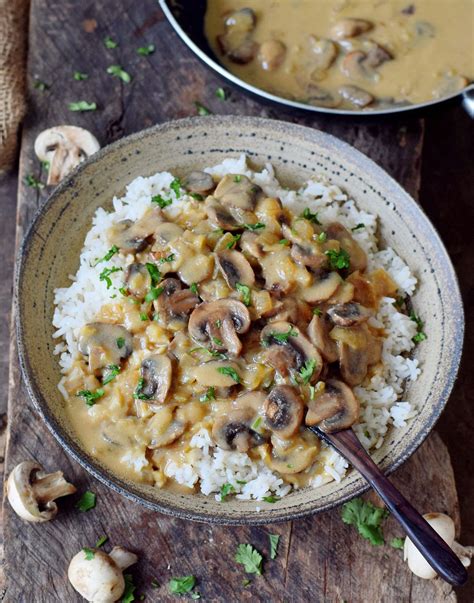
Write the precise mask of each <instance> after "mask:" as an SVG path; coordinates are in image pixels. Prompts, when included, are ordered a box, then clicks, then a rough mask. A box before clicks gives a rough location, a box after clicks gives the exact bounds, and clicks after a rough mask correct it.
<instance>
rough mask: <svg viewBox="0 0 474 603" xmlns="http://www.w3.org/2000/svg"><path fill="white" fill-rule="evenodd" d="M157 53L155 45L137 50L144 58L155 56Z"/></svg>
mask: <svg viewBox="0 0 474 603" xmlns="http://www.w3.org/2000/svg"><path fill="white" fill-rule="evenodd" d="M154 52H155V45H154V44H148V46H140V48H137V54H139V55H140V56H142V57H147V56H148V55H150V54H153V53H154Z"/></svg>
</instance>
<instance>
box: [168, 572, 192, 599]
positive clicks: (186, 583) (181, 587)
mask: <svg viewBox="0 0 474 603" xmlns="http://www.w3.org/2000/svg"><path fill="white" fill-rule="evenodd" d="M195 586H196V578H195V577H194V576H183V577H181V578H171V580H170V581H169V582H168V588H169V591H170V593H171V594H172V595H184V594H186V593H189V592H191V591H192V590H193V588H194V587H195Z"/></svg>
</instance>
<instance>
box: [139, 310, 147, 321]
mask: <svg viewBox="0 0 474 603" xmlns="http://www.w3.org/2000/svg"><path fill="white" fill-rule="evenodd" d="M140 320H141V321H142V322H145V321H146V320H148V314H147V313H146V312H140Z"/></svg>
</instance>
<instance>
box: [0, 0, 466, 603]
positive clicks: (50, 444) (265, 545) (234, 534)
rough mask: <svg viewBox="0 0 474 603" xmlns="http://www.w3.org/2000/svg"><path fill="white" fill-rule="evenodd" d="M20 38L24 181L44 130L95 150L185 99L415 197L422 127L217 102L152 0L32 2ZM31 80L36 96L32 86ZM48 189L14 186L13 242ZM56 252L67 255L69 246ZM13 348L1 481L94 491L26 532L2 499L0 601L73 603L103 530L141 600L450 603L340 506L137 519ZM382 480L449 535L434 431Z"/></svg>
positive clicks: (392, 528) (449, 499) (443, 459)
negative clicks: (255, 573)
mask: <svg viewBox="0 0 474 603" xmlns="http://www.w3.org/2000/svg"><path fill="white" fill-rule="evenodd" d="M107 35H110V36H111V37H112V38H113V39H115V40H116V41H117V42H118V43H119V46H118V47H117V48H116V49H114V50H108V49H106V48H105V47H104V44H103V39H104V38H105V36H107ZM29 39H30V44H29V48H30V51H29V61H28V77H29V94H30V99H29V107H30V108H29V113H28V117H27V120H26V123H25V126H24V130H23V135H22V147H21V158H20V178H21V181H23V180H24V178H25V176H26V175H30V174H31V175H34V176H36V177H38V178H40V179H42V180H45V174H44V170H41V167H40V165H39V163H38V161H37V160H36V159H35V157H34V153H33V143H34V140H35V137H36V135H37V134H38V133H39V132H40V131H41V130H43V129H45V128H46V127H50V126H53V125H58V124H63V123H67V124H75V125H79V126H83V127H85V128H87V129H89V130H91V131H92V132H93V133H94V134H95V135H96V136H97V138H98V139H99V140H100V142H101V143H102V144H103V145H105V144H107V143H109V142H111V141H112V140H115V139H117V138H119V137H121V136H123V135H126V134H129V133H131V132H135V131H137V130H140V129H142V128H145V127H147V126H150V125H152V124H154V123H157V122H160V121H164V120H169V119H176V118H179V117H184V116H187V115H192V114H194V113H195V112H196V109H195V105H194V103H195V101H199V102H200V103H202V104H203V105H205V106H206V107H208V108H209V109H210V110H211V111H212V112H214V113H223V114H224V113H227V114H235V115H236V116H238V115H242V114H246V115H260V116H267V117H272V118H280V119H288V120H292V121H298V122H299V123H303V124H306V125H309V126H312V127H316V128H320V129H322V130H325V131H327V132H330V133H332V134H335V135H336V136H339V137H341V138H343V139H345V140H346V141H348V142H349V143H351V144H353V145H354V146H356V147H357V148H359V149H360V150H361V151H363V152H365V153H366V154H367V155H369V156H370V157H371V158H372V159H374V160H375V161H376V162H378V163H379V164H380V165H382V166H383V167H384V168H385V169H386V170H387V171H388V172H390V173H391V174H392V175H393V176H394V177H395V178H396V179H397V180H398V181H399V182H400V183H401V184H402V185H403V186H404V187H405V188H406V189H407V190H408V191H409V192H410V193H411V194H412V195H414V196H415V197H416V196H417V191H418V184H419V168H420V156H421V149H422V140H423V122H422V121H421V120H420V119H418V118H417V117H415V116H403V117H400V118H397V119H392V120H378V121H376V120H370V122H361V121H359V122H357V121H355V120H334V119H330V118H328V117H306V118H304V119H302V118H296V117H295V116H294V115H287V114H284V113H282V112H281V111H280V110H278V109H275V108H268V107H263V106H262V105H260V104H258V103H257V102H254V101H252V100H250V99H249V98H247V97H245V96H243V95H242V94H241V93H240V92H238V91H232V92H231V93H230V96H229V98H228V100H226V101H222V100H220V99H218V98H217V97H216V95H215V90H216V88H217V87H219V86H221V85H222V82H220V81H219V80H218V79H217V78H216V77H215V76H214V75H213V74H211V73H210V72H209V71H208V70H207V69H206V68H204V66H202V65H201V64H200V63H199V62H198V61H197V59H195V58H194V57H193V56H192V55H191V53H190V52H189V51H188V50H187V49H186V48H185V47H184V46H183V45H182V43H181V42H180V41H179V40H178V38H177V37H176V35H175V34H174V33H173V32H172V30H171V28H170V27H169V25H168V24H167V23H166V21H165V20H164V18H163V15H162V13H161V10H160V9H158V8H157V6H156V3H155V1H154V0H144V1H143V2H141V3H139V2H136V1H135V0H120V1H119V2H117V0H102V1H101V2H94V3H84V2H78V1H77V0H76V1H75V2H74V1H72V0H33V2H32V9H31V19H30V38H29ZM149 43H154V44H155V46H156V52H155V53H154V54H153V55H151V56H149V57H145V58H144V57H140V56H138V55H137V53H136V48H138V47H139V46H144V45H146V44H149ZM110 64H120V65H122V66H123V67H124V68H125V69H126V70H127V71H128V72H129V73H130V74H131V75H132V76H133V81H132V83H131V84H128V85H126V84H123V83H122V82H121V81H120V80H118V79H116V78H111V77H110V76H109V75H107V74H106V68H107V66H108V65H110ZM76 70H77V71H81V72H85V73H88V74H89V78H88V79H87V80H85V81H82V82H77V81H75V80H74V79H73V77H72V74H73V72H74V71H76ZM35 81H36V82H38V81H41V82H44V83H45V84H47V86H48V88H47V89H46V90H43V91H42V90H40V89H38V88H37V87H35ZM78 100H86V101H88V102H92V101H95V102H97V104H98V110H97V111H95V112H90V113H82V114H79V113H71V112H70V111H68V103H69V102H72V101H78ZM236 119H238V117H236ZM157 169H159V166H157ZM48 192H49V191H48V190H47V189H42V190H38V189H34V188H30V187H26V186H25V185H24V184H21V185H20V188H19V197H18V225H17V247H18V246H19V244H20V242H21V240H22V237H23V233H24V232H25V229H26V228H27V227H28V225H29V223H30V222H31V219H32V217H33V215H34V213H35V211H36V209H37V208H38V207H39V206H40V205H41V203H42V202H43V201H44V199H45V198H46V197H47V195H48ZM58 252H59V253H64V252H67V247H65V249H64V250H58ZM31 285H32V287H33V286H35V284H34V283H32V284H31ZM13 324H15V319H14V320H13ZM12 342H13V343H12V348H11V367H12V368H11V379H10V391H9V415H8V416H9V428H8V446H7V453H6V471H7V473H8V472H9V471H10V470H11V469H12V468H13V467H14V466H15V465H16V464H17V463H19V462H21V461H22V460H25V459H29V458H34V459H37V460H38V461H39V462H40V463H41V464H43V465H44V466H45V467H46V468H47V469H48V470H56V469H61V470H63V471H64V473H65V475H66V476H67V477H68V479H69V480H70V481H72V482H73V483H74V484H76V486H77V487H78V490H79V492H82V491H84V490H86V489H89V490H92V491H93V492H95V493H96V494H97V506H96V508H95V509H93V510H91V511H89V512H88V513H79V512H78V511H77V510H76V509H75V508H74V504H75V502H76V501H77V498H78V496H75V497H68V498H67V499H63V500H62V501H61V502H60V508H61V511H60V513H59V515H58V517H57V518H56V519H55V520H54V521H52V522H49V523H47V524H26V523H23V522H22V521H21V520H19V518H18V517H16V516H15V515H14V513H13V512H12V511H11V509H10V507H9V505H8V503H6V504H5V505H4V508H3V513H4V539H5V561H6V574H7V591H6V599H5V600H7V601H12V602H15V603H17V602H25V603H32V602H35V603H37V602H38V603H40V602H45V603H46V602H47V603H52V602H56V601H58V602H61V603H62V602H65V601H68V602H72V601H80V600H81V599H80V597H78V596H77V594H76V593H75V592H74V591H73V589H72V588H71V587H70V585H69V584H68V582H67V578H66V570H67V566H68V563H69V560H70V559H71V557H72V556H73V555H74V554H75V553H76V552H78V551H79V550H80V549H81V548H82V547H83V546H93V545H94V543H95V542H96V540H97V539H98V538H99V537H100V536H102V535H104V534H106V535H107V536H108V537H109V542H108V543H107V545H106V546H105V549H106V550H108V546H109V544H110V545H116V544H121V545H123V546H125V547H127V548H129V549H131V550H133V551H135V552H136V553H137V554H138V555H139V557H140V560H139V563H138V564H137V565H136V566H135V567H133V568H131V573H132V574H133V576H134V578H135V583H136V584H137V591H136V592H137V593H138V594H139V595H141V594H143V595H145V597H146V600H147V601H168V600H170V601H171V600H173V599H174V597H172V596H170V595H169V593H168V590H167V582H168V580H169V579H170V578H171V577H172V576H182V575H188V574H193V575H195V576H196V577H197V579H198V590H199V592H200V593H201V596H202V599H203V600H204V601H218V602H231V601H240V600H245V599H252V600H255V601H292V602H293V601H296V602H299V601H317V602H319V601H351V602H358V601H387V602H394V601H414V602H418V601H434V602H436V601H446V600H448V601H455V600H456V598H455V595H454V593H453V591H452V590H451V588H450V587H448V586H447V585H446V584H444V583H442V582H441V581H440V580H434V581H430V582H427V581H422V580H420V579H418V578H415V577H413V576H412V574H411V573H410V572H409V571H408V570H407V569H406V566H405V564H404V563H403V561H402V558H401V557H402V555H401V552H400V551H399V550H396V549H393V548H391V547H390V546H389V545H385V546H382V547H372V546H371V545H370V544H368V543H367V542H366V541H364V540H362V539H361V538H360V537H359V536H358V535H357V533H356V532H355V530H354V528H352V527H350V526H347V525H345V524H343V523H342V521H341V518H340V512H339V510H334V511H332V512H329V513H326V514H324V515H319V516H317V517H314V518H308V519H305V520H301V521H296V522H289V523H285V524H279V525H273V526H267V527H254V528H252V527H248V528H245V527H238V528H235V527H232V528H226V527H213V526H208V525H203V524H195V523H190V522H184V521H181V520H178V519H171V518H168V517H165V516H163V515H159V514H157V513H153V512H150V511H147V510H145V509H143V508H141V507H140V506H138V505H136V504H132V503H131V502H129V501H127V500H125V499H123V498H122V497H120V496H119V495H118V494H115V493H113V492H111V491H109V490H107V489H106V488H105V487H104V486H102V485H101V484H99V483H98V482H96V481H95V480H94V479H92V478H91V477H90V476H89V475H88V474H87V473H86V472H85V471H83V470H82V469H81V468H80V467H79V466H78V465H77V464H75V463H73V462H72V461H71V460H70V459H69V458H68V457H67V455H66V454H65V453H64V452H63V450H62V449H61V448H60V446H59V445H58V444H57V443H56V441H55V440H54V438H53V437H52V436H51V435H50V433H49V432H48V430H47V428H46V427H45V425H43V423H42V422H41V420H40V419H39V418H38V417H37V416H36V414H35V412H34V410H33V408H32V405H31V402H30V400H29V399H28V396H27V393H26V391H25V388H24V386H23V384H22V381H21V376H20V374H19V369H18V363H17V357H16V347H15V344H14V337H12ZM394 482H395V483H396V484H397V486H398V487H400V489H401V490H402V492H404V493H405V494H406V495H407V496H408V498H410V499H411V500H412V501H413V503H414V504H415V505H416V506H417V507H418V508H419V509H420V510H422V511H425V512H426V511H433V510H436V511H444V512H447V513H448V514H449V515H451V516H452V517H454V518H455V520H456V521H457V523H458V527H459V513H458V501H457V495H456V489H455V483H454V478H453V472H452V467H451V463H450V460H449V455H448V453H447V450H446V448H445V446H444V445H443V443H442V442H441V440H440V438H439V437H438V436H437V435H436V434H432V435H431V437H430V438H429V439H428V440H427V442H426V443H425V444H424V445H423V446H422V447H421V448H420V450H419V451H418V452H417V453H416V454H415V455H414V456H413V457H412V458H411V459H410V460H409V461H408V462H407V463H406V464H405V465H404V466H403V467H402V468H401V469H400V470H399V471H398V472H397V473H396V475H395V476H394ZM420 485H422V487H420ZM224 504H225V503H224ZM385 532H386V539H387V542H389V541H390V540H391V538H392V537H393V536H399V535H401V532H400V530H399V529H398V528H397V526H396V525H395V523H394V522H393V520H391V519H389V520H387V522H386V530H385ZM270 533H271V534H279V535H280V536H281V539H280V546H279V554H278V557H277V558H276V560H274V561H271V560H270V559H269V542H268V534H270ZM239 543H251V544H253V545H254V546H255V547H256V548H258V549H259V550H260V551H261V552H262V553H263V554H264V556H265V563H264V574H263V576H260V577H256V578H254V579H253V580H252V582H251V584H250V585H249V586H243V583H242V581H243V580H244V579H245V578H247V577H248V576H246V575H245V574H244V572H243V568H242V566H239V565H237V564H236V563H235V561H234V554H235V551H236V548H237V545H238V544H239ZM154 578H155V579H156V580H157V581H158V583H159V584H160V587H159V588H157V589H155V588H153V587H152V580H153V579H154ZM137 599H138V596H137Z"/></svg>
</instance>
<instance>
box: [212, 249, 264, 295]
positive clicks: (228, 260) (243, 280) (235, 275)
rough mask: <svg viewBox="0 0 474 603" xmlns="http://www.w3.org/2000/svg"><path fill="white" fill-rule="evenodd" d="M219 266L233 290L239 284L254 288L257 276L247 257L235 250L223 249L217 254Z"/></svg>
mask: <svg viewBox="0 0 474 603" xmlns="http://www.w3.org/2000/svg"><path fill="white" fill-rule="evenodd" d="M216 256H217V264H218V266H219V268H220V270H221V272H222V274H223V276H224V278H225V280H226V281H227V284H228V285H229V287H231V288H232V289H235V288H236V285H237V283H238V284H240V285H246V286H247V287H252V286H253V285H254V284H255V274H254V271H253V269H252V266H251V265H250V264H249V262H248V260H247V259H246V258H245V256H244V255H243V254H242V253H240V251H235V249H223V250H222V251H219V252H218V253H217V254H216Z"/></svg>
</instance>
